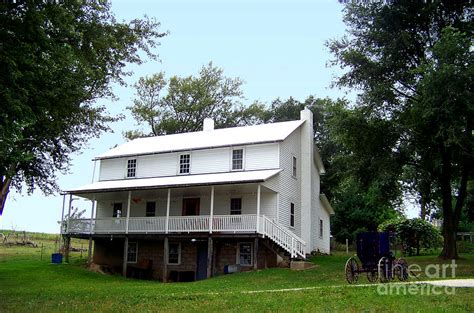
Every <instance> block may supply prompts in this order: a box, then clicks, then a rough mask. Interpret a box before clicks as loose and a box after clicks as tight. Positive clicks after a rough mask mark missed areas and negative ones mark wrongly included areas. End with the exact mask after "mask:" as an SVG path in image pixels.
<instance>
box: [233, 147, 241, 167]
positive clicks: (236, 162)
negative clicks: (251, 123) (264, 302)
mask: <svg viewBox="0 0 474 313" xmlns="http://www.w3.org/2000/svg"><path fill="white" fill-rule="evenodd" d="M243 169H244V149H234V150H232V170H233V171H237V170H243Z"/></svg>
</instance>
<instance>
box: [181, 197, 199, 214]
mask: <svg viewBox="0 0 474 313" xmlns="http://www.w3.org/2000/svg"><path fill="white" fill-rule="evenodd" d="M199 202H200V201H199V198H185V199H183V216H189V215H199Z"/></svg>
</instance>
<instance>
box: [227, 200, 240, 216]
mask: <svg viewBox="0 0 474 313" xmlns="http://www.w3.org/2000/svg"><path fill="white" fill-rule="evenodd" d="M240 214H242V199H241V198H232V199H230V215H240Z"/></svg>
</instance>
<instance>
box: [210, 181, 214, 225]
mask: <svg viewBox="0 0 474 313" xmlns="http://www.w3.org/2000/svg"><path fill="white" fill-rule="evenodd" d="M213 220H214V186H212V187H211V209H210V215H209V233H210V234H212V224H213Z"/></svg>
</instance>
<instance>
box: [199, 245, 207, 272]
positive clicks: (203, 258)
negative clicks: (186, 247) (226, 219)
mask: <svg viewBox="0 0 474 313" xmlns="http://www.w3.org/2000/svg"><path fill="white" fill-rule="evenodd" d="M206 278H207V243H199V244H198V246H197V260H196V280H201V279H206Z"/></svg>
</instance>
